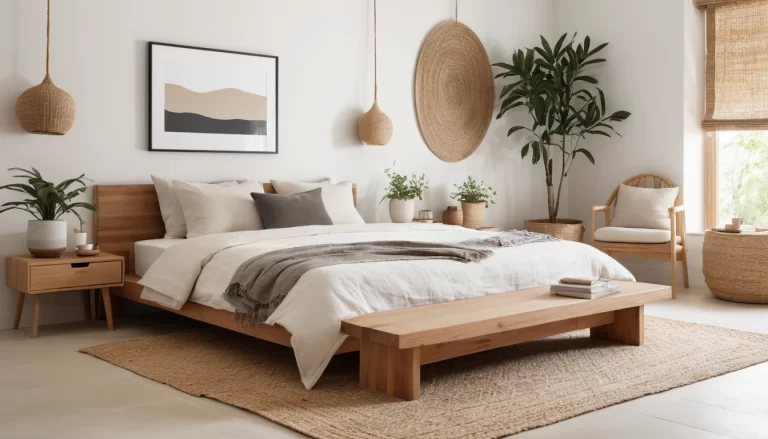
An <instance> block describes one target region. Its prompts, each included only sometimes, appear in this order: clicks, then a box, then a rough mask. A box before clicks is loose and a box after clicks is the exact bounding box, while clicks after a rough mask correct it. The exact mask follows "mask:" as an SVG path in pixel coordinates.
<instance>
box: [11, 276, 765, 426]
mask: <svg viewBox="0 0 768 439" xmlns="http://www.w3.org/2000/svg"><path fill="white" fill-rule="evenodd" d="M678 297H679V299H678V300H677V301H676V302H667V303H662V304H654V305H650V306H647V307H646V311H647V313H648V314H651V315H657V316H662V317H669V318H674V319H678V320H687V321H692V322H699V323H706V324H711V325H717V326H725V327H729V328H734V329H741V330H747V331H753V332H763V333H768V307H765V306H763V307H758V306H749V305H739V304H731V303H727V302H721V301H717V300H715V299H714V298H712V297H711V296H710V295H709V293H708V292H707V291H706V290H696V289H691V290H682V291H681V292H680V294H679V296H678ZM189 325H191V324H190V323H188V322H185V321H180V320H178V319H173V318H169V317H168V316H164V317H163V319H162V321H158V320H157V318H156V317H155V318H152V319H132V320H124V321H118V329H117V330H116V331H114V332H109V331H107V330H106V329H104V326H105V324H104V323H103V322H91V323H87V324H86V323H76V324H65V325H54V326H44V327H41V329H40V338H38V339H36V340H32V339H29V338H28V337H29V329H20V330H18V331H10V330H9V331H0V437H3V438H53V437H55V438H70V437H71V438H90V437H98V438H137V437H140V438H142V439H148V438H167V439H171V438H183V439H196V438H269V439H283V438H303V437H304V436H302V435H300V434H298V433H295V432H293V431H291V430H288V429H286V428H283V427H281V426H279V425H277V424H274V423H272V422H270V421H267V420H265V419H262V418H260V417H258V416H255V415H252V414H250V413H248V412H245V411H242V410H239V409H236V408H233V407H230V406H227V405H224V404H220V403H217V402H215V401H211V400H208V399H205V398H195V397H192V396H189V395H187V394H185V393H182V392H179V391H176V390H173V389H171V388H169V387H166V386H163V385H161V384H157V383H155V382H153V381H150V380H147V379H143V378H141V377H138V376H136V375H134V374H132V373H130V372H127V371H125V370H123V369H120V368H118V367H114V366H111V365H109V364H107V363H104V362H102V361H99V360H96V359H94V358H91V357H89V356H87V355H84V354H79V353H77V350H78V349H79V348H81V347H85V346H93V345H97V344H101V343H109V342H113V341H118V340H130V339H134V338H138V337H142V336H147V335H153V334H162V333H165V332H169V331H175V330H178V329H179V328H183V327H186V326H189ZM514 437H515V439H535V438H563V437H567V438H569V439H580V438H585V439H586V438H589V439H601V438H610V439H614V438H623V439H626V438H630V439H631V438H638V439H639V438H643V439H645V438H658V439H669V438H727V437H732V438H768V363H764V364H762V365H758V366H754V367H751V368H749V369H745V370H742V371H738V372H734V373H731V374H728V375H725V376H722V377H718V378H714V379H711V380H708V381H704V382H701V383H696V384H693V385H690V386H687V387H683V388H680V389H675V390H671V391H668V392H665V393H662V394H659V395H653V396H648V397H645V398H641V399H638V400H634V401H629V402H627V403H624V404H620V405H617V406H613V407H609V408H606V409H603V410H600V411H597V412H593V413H589V414H586V415H583V416H579V417H577V418H573V419H570V420H567V421H564V422H561V423H559V424H555V425H551V426H548V427H544V428H540V429H536V430H532V431H528V432H524V433H521V434H519V435H517V436H514Z"/></svg>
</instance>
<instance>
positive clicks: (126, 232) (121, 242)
mask: <svg viewBox="0 0 768 439" xmlns="http://www.w3.org/2000/svg"><path fill="white" fill-rule="evenodd" d="M264 192H265V193H268V194H274V193H276V192H275V188H274V187H273V186H272V184H270V183H264ZM352 197H353V199H354V201H355V203H357V186H355V185H353V186H352ZM93 201H94V204H95V205H96V206H97V207H98V211H97V212H96V214H95V215H94V218H95V223H94V230H95V240H94V242H95V243H96V244H98V245H99V248H100V249H101V250H103V251H105V252H109V253H112V254H115V255H119V256H123V257H124V258H125V286H123V287H122V288H112V294H113V295H114V296H118V297H121V298H124V299H128V300H131V301H134V302H138V303H142V304H144V305H149V306H152V307H155V308H160V309H163V310H166V311H170V312H173V313H176V314H180V315H183V316H185V317H189V318H191V319H195V320H199V321H201V322H205V323H208V324H211V325H215V326H219V327H222V328H226V329H230V330H232V331H236V332H240V333H242V334H246V335H250V336H251V337H256V338H259V339H262V340H266V341H270V342H273V343H277V344H281V345H283V346H288V347H290V346H291V334H290V333H289V332H288V331H286V330H285V329H284V328H283V327H282V326H269V325H264V324H259V325H255V326H252V327H240V326H239V325H237V324H236V323H235V317H234V314H233V313H232V312H229V311H224V310H219V309H214V308H211V307H209V306H205V305H200V304H197V303H193V302H187V303H186V304H184V306H182V307H181V309H180V310H174V309H170V308H165V307H163V306H161V305H159V304H157V303H155V302H149V301H146V300H142V299H141V298H140V296H141V291H142V290H143V289H144V287H142V286H141V285H139V283H138V282H139V280H140V279H141V276H138V275H136V274H135V271H134V267H135V254H134V245H135V244H136V241H144V240H147V239H160V238H162V237H163V236H165V224H164V223H163V218H162V216H161V214H160V204H159V202H158V200H157V192H155V186H154V185H152V184H132V185H96V186H94V187H93ZM359 346H360V342H359V341H358V340H357V339H355V338H352V337H349V338H347V341H346V342H345V343H344V344H342V345H341V347H339V349H338V350H337V351H336V353H337V354H342V353H346V352H352V351H356V350H358V348H359Z"/></svg>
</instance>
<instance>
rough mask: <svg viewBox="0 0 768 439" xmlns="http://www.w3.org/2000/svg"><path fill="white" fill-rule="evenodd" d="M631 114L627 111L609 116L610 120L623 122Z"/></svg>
mask: <svg viewBox="0 0 768 439" xmlns="http://www.w3.org/2000/svg"><path fill="white" fill-rule="evenodd" d="M631 115H632V113H630V112H628V111H617V112H615V113H613V114H611V115H610V116H609V119H610V120H615V121H623V120H626V119H627V118H628V117H629V116H631Z"/></svg>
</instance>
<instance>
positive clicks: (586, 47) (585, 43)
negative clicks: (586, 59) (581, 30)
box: [584, 35, 590, 52]
mask: <svg viewBox="0 0 768 439" xmlns="http://www.w3.org/2000/svg"><path fill="white" fill-rule="evenodd" d="M589 43H590V39H589V35H587V36H586V37H585V38H584V52H589Z"/></svg>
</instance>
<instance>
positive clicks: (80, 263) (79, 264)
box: [69, 262, 91, 268]
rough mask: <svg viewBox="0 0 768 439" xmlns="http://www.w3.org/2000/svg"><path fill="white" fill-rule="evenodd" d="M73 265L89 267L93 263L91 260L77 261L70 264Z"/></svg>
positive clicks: (74, 266) (73, 266)
mask: <svg viewBox="0 0 768 439" xmlns="http://www.w3.org/2000/svg"><path fill="white" fill-rule="evenodd" d="M69 265H71V266H72V268H88V266H89V265H91V263H90V262H75V263H72V264H69Z"/></svg>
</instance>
